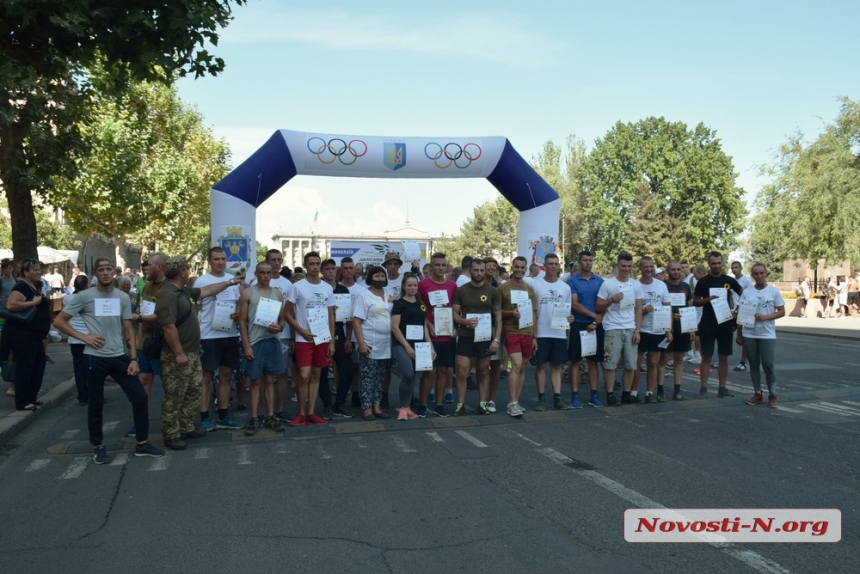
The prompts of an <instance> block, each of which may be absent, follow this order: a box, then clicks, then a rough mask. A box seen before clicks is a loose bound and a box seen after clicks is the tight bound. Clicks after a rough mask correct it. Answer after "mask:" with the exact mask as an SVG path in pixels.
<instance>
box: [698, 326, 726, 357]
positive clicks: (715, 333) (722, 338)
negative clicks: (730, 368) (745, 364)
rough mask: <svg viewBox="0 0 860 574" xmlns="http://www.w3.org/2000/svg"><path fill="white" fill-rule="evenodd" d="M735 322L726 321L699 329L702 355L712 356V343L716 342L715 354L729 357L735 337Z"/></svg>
mask: <svg viewBox="0 0 860 574" xmlns="http://www.w3.org/2000/svg"><path fill="white" fill-rule="evenodd" d="M734 326H735V322H734V321H728V322H726V323H723V324H722V325H719V326H717V328H715V329H714V328H709V329H699V341H700V344H701V345H702V356H703V357H713V356H714V344H715V343H716V347H717V354H718V355H720V356H721V357H730V356H731V355H732V349H733V345H734V338H735V329H734Z"/></svg>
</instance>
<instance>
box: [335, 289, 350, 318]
mask: <svg viewBox="0 0 860 574" xmlns="http://www.w3.org/2000/svg"><path fill="white" fill-rule="evenodd" d="M334 304H335V305H337V309H335V310H334V320H335V321H337V322H338V323H343V322H344V321H351V320H352V295H351V294H349V293H335V295H334Z"/></svg>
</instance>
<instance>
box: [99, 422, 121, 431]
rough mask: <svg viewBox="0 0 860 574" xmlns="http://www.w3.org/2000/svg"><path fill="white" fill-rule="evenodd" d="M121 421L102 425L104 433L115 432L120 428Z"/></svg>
mask: <svg viewBox="0 0 860 574" xmlns="http://www.w3.org/2000/svg"><path fill="white" fill-rule="evenodd" d="M119 423H120V421H110V422H108V423H105V424H103V425H102V432H106V433H107V432H113V429H115V428H116V427H117V426H119Z"/></svg>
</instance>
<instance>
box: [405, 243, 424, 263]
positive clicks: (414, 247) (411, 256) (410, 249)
mask: <svg viewBox="0 0 860 574" xmlns="http://www.w3.org/2000/svg"><path fill="white" fill-rule="evenodd" d="M401 255H403V259H405V260H406V261H407V262H408V263H410V264H411V263H412V262H413V261H415V260H416V259H421V247H419V245H418V242H417V241H408V240H406V241H403V253H402V254H401Z"/></svg>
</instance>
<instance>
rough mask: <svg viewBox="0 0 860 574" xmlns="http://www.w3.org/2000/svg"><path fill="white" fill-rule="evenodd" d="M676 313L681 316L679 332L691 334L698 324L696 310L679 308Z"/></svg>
mask: <svg viewBox="0 0 860 574" xmlns="http://www.w3.org/2000/svg"><path fill="white" fill-rule="evenodd" d="M678 313H680V314H681V332H682V333H691V332H693V331H695V330H696V326H697V325H698V324H699V317H698V315H697V314H696V308H695V307H681V308H680V309H678Z"/></svg>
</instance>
